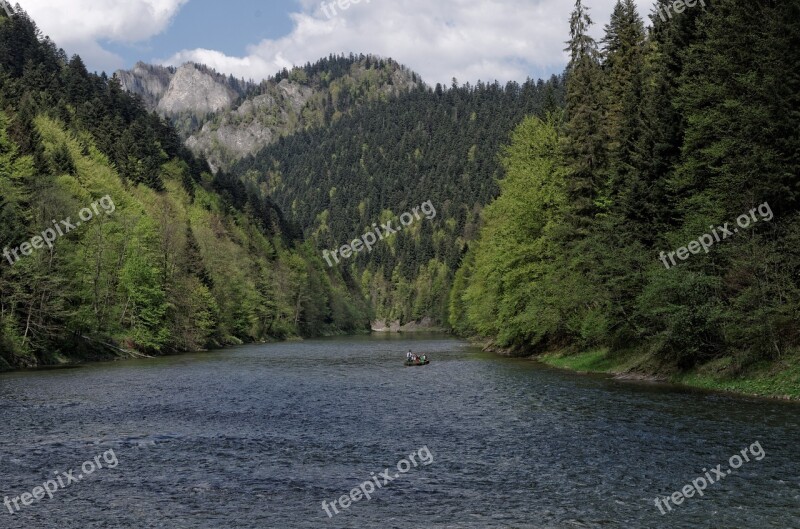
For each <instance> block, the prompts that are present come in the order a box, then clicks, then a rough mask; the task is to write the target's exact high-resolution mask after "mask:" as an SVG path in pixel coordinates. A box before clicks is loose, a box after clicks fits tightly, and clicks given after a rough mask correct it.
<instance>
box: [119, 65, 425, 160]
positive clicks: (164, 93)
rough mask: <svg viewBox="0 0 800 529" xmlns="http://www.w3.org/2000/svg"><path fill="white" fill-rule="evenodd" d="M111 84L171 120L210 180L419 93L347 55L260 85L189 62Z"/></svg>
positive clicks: (400, 78)
mask: <svg viewBox="0 0 800 529" xmlns="http://www.w3.org/2000/svg"><path fill="white" fill-rule="evenodd" d="M115 76H116V77H117V78H118V79H119V80H120V83H121V85H122V88H123V89H124V90H126V91H127V92H129V93H131V94H134V95H137V96H139V97H140V98H141V100H142V102H143V104H144V105H145V107H146V108H147V109H148V110H150V111H152V112H156V113H158V114H159V115H161V116H162V117H166V118H168V119H169V120H170V121H171V122H172V123H173V124H174V125H175V126H176V128H177V129H178V131H179V132H180V135H181V138H182V139H183V140H184V142H185V143H186V145H187V146H188V147H189V148H190V149H191V150H192V152H193V153H194V154H196V155H199V156H203V157H205V158H206V159H207V161H208V163H209V166H210V168H211V169H212V171H213V172H216V171H218V170H219V169H227V168H229V167H230V166H231V164H232V163H234V162H236V161H238V160H240V159H241V158H243V157H245V156H247V155H254V154H256V153H257V152H258V151H260V150H261V149H263V148H265V147H267V146H269V145H271V144H273V143H274V142H275V141H277V139H278V138H280V137H282V136H286V135H289V134H293V133H296V132H300V131H302V130H307V129H311V128H314V127H320V126H325V125H328V124H330V123H332V122H335V121H337V120H338V119H340V118H341V117H342V116H343V115H346V114H349V113H351V112H352V111H353V110H354V109H355V108H358V107H360V106H361V105H363V104H366V103H369V102H373V101H376V100H388V99H390V98H392V97H396V96H398V95H400V94H402V93H403V92H406V91H409V90H411V89H413V88H415V87H418V86H421V85H423V83H422V82H421V80H420V79H419V76H418V75H417V74H416V73H414V72H412V71H410V70H409V69H408V68H406V67H404V66H402V65H400V64H399V63H397V62H396V61H394V60H392V59H382V58H378V57H374V56H371V55H359V56H355V55H352V54H351V55H350V56H348V57H345V56H334V55H331V56H329V57H327V58H323V59H320V60H319V61H317V62H316V63H314V64H311V63H308V64H306V65H305V66H302V67H295V68H293V69H292V70H287V69H284V70H282V71H281V72H278V73H277V74H276V75H275V76H272V77H270V78H268V79H265V80H263V81H261V82H259V83H256V82H253V81H245V80H244V79H235V78H234V77H233V76H225V75H223V74H220V73H218V72H216V71H214V70H213V69H211V68H209V67H207V66H205V65H201V64H197V63H192V62H189V63H185V64H183V65H181V66H180V67H173V66H158V65H149V64H146V63H143V62H138V63H137V64H136V65H135V66H134V68H132V69H130V70H118V71H117V72H115Z"/></svg>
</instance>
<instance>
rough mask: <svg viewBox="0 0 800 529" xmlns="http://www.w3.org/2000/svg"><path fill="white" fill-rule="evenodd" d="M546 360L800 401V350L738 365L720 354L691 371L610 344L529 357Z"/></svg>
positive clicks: (625, 376) (579, 369) (588, 370)
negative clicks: (615, 351)
mask: <svg viewBox="0 0 800 529" xmlns="http://www.w3.org/2000/svg"><path fill="white" fill-rule="evenodd" d="M529 358H531V359H533V360H535V361H537V362H540V363H542V364H544V365H547V366H550V367H554V368H558V369H564V370H568V371H571V372H573V373H576V374H579V375H585V374H606V375H610V376H612V377H613V378H614V379H617V380H639V381H649V382H656V383H665V384H674V385H678V386H683V387H687V388H695V389H703V390H709V391H714V392H722V393H727V394H733V395H740V396H750V397H762V398H770V399H778V400H788V401H794V402H800V354H798V353H797V352H795V353H794V354H791V355H786V356H785V357H783V358H781V359H779V360H775V361H769V362H761V363H757V364H754V365H751V366H749V367H746V368H742V367H739V366H737V365H736V361H735V359H734V358H732V357H724V358H718V359H716V360H712V361H710V362H707V363H705V364H701V365H698V366H697V367H695V368H694V369H691V370H689V371H677V370H675V369H674V368H672V367H669V366H659V365H658V364H657V363H655V362H654V360H653V358H652V357H651V356H650V355H648V354H647V353H642V352H635V351H628V352H623V353H619V354H613V355H612V354H609V351H608V349H605V348H601V349H590V350H587V351H582V352H578V353H573V352H569V351H565V350H560V351H551V352H546V353H542V354H540V355H534V356H531V357H529Z"/></svg>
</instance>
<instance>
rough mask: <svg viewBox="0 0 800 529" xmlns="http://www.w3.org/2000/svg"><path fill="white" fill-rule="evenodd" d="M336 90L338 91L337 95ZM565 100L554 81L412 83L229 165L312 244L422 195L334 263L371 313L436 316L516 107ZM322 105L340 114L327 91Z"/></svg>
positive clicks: (539, 107)
mask: <svg viewBox="0 0 800 529" xmlns="http://www.w3.org/2000/svg"><path fill="white" fill-rule="evenodd" d="M340 97H341V98H342V99H344V100H347V99H348V97H347V96H346V95H345V94H344V93H341V94H340ZM563 104H564V80H563V78H562V77H560V76H554V77H552V78H551V79H550V80H549V81H538V82H537V81H530V80H529V81H528V82H526V83H523V84H522V85H520V84H518V83H513V82H510V83H508V84H506V85H505V86H501V85H500V84H499V83H497V82H495V83H492V84H485V83H478V84H477V85H476V86H470V85H469V84H468V83H467V84H465V85H458V84H457V81H456V80H453V84H452V86H450V87H448V88H445V87H442V86H441V85H436V86H435V87H427V86H421V87H417V88H414V89H412V90H410V91H409V92H407V93H403V94H401V95H400V96H399V97H397V98H395V99H391V100H389V101H386V102H383V101H378V102H372V103H370V104H367V105H362V106H361V107H359V108H357V109H355V110H351V111H350V113H349V114H346V115H342V116H341V117H340V118H338V119H333V120H332V122H331V124H330V126H328V127H322V128H314V129H311V130H308V131H304V132H301V133H298V134H294V135H290V136H287V137H284V138H281V139H280V140H279V141H278V142H276V143H275V144H274V145H272V146H270V147H267V148H266V149H264V150H262V151H261V152H259V153H258V154H257V155H255V156H251V157H247V158H245V159H243V160H242V161H240V162H239V163H238V164H236V165H235V166H234V167H233V168H232V169H231V173H232V174H234V175H236V176H237V177H238V178H239V179H241V180H243V181H246V182H249V183H253V184H254V185H258V186H259V188H260V189H262V190H264V193H265V194H266V195H267V196H269V197H270V198H272V199H273V200H274V201H275V203H276V204H277V205H278V206H279V207H280V208H281V209H282V210H283V211H284V212H285V214H286V216H287V217H288V218H289V219H291V221H292V222H293V223H295V224H296V225H298V226H299V227H300V228H301V229H302V230H303V233H304V235H305V237H307V238H308V239H309V240H313V241H314V243H315V244H316V245H317V247H318V248H320V249H322V248H334V247H336V248H338V247H339V245H341V244H342V243H345V242H349V241H351V240H352V239H353V238H354V237H356V236H358V235H360V234H362V233H363V232H364V231H365V229H367V228H369V226H371V225H372V224H373V223H378V222H386V221H388V220H391V219H396V218H397V216H398V215H400V214H401V213H403V212H405V211H407V210H408V209H409V208H410V207H412V206H415V205H417V204H420V203H422V202H425V201H431V202H432V203H433V205H434V206H435V208H436V209H437V211H438V212H439V213H438V215H437V217H436V218H435V219H434V220H433V221H432V222H427V221H426V222H424V223H419V224H417V225H415V226H413V227H412V228H413V229H411V230H408V231H404V232H401V233H398V234H397V235H395V236H393V237H392V238H391V239H390V240H388V241H387V243H386V244H380V245H377V246H375V248H374V249H373V251H372V252H370V253H366V252H365V253H361V254H359V255H358V256H357V258H356V259H353V260H351V261H350V262H349V263H348V264H347V265H346V266H340V267H337V268H336V270H334V271H333V273H334V274H341V275H342V277H343V278H345V279H346V280H347V281H348V282H349V281H353V282H354V283H355V284H357V285H359V286H360V287H361V291H362V294H363V295H364V296H365V297H366V298H367V299H369V300H370V303H371V306H372V307H373V309H374V311H375V314H376V317H378V318H380V319H383V320H391V321H396V320H399V321H400V322H401V323H407V322H409V321H415V320H419V319H422V318H424V317H430V318H432V319H433V320H434V321H436V322H438V323H440V324H443V325H446V324H447V321H448V311H449V309H448V296H449V292H450V288H451V286H452V279H453V277H454V275H455V272H456V270H457V269H458V267H459V264H460V262H461V259H462V256H463V255H464V253H465V252H466V250H467V245H468V242H469V241H472V240H474V239H475V237H476V236H477V232H478V229H479V226H480V222H481V219H480V213H481V210H482V208H483V207H484V206H485V205H486V204H487V203H488V202H489V201H490V200H492V199H493V198H495V197H496V196H497V194H498V192H499V187H498V184H497V181H498V179H500V178H501V177H502V174H503V167H502V164H501V163H500V158H499V157H498V152H499V150H500V148H501V147H502V145H503V144H504V143H505V142H507V141H508V138H509V135H510V133H511V131H512V130H513V129H514V127H515V126H517V125H518V124H519V123H520V122H521V121H522V120H523V118H524V117H525V116H526V115H537V116H540V117H544V116H545V115H546V114H547V113H548V112H553V111H555V110H557V109H559V108H561V107H563ZM328 105H329V107H327V108H326V109H324V113H325V115H339V114H341V113H340V112H339V107H340V105H341V103H340V102H338V101H337V100H333V99H331V100H330V101H329V102H328Z"/></svg>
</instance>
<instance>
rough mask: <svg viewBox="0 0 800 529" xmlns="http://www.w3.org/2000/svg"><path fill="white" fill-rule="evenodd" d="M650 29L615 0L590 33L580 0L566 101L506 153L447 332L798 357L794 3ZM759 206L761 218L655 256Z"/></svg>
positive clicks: (669, 358) (679, 360)
mask: <svg viewBox="0 0 800 529" xmlns="http://www.w3.org/2000/svg"><path fill="white" fill-rule="evenodd" d="M667 4H669V2H664V1H662V2H659V4H658V6H657V7H658V8H664V9H665V8H667ZM651 23H652V27H651V28H649V29H646V28H645V26H644V24H643V21H642V19H641V18H640V17H639V16H638V15H637V13H636V9H635V4H634V2H633V1H632V0H622V1H620V2H618V3H617V4H616V7H615V9H614V12H613V16H612V18H611V20H610V21H609V23H608V24H607V25H606V26H605V31H604V33H605V34H604V37H603V38H602V39H601V40H600V41H599V42H596V41H595V40H594V39H592V38H591V36H590V35H589V32H590V27H591V24H592V20H591V16H590V13H589V11H588V9H587V7H586V6H585V5H584V2H583V1H582V0H578V1H577V2H576V4H575V10H574V12H573V14H572V18H571V21H570V38H569V42H568V48H567V49H568V51H569V53H570V62H569V65H568V67H567V72H566V77H567V83H566V106H565V108H564V109H563V110H559V111H556V112H552V113H549V114H548V116H547V117H546V118H544V119H542V118H539V117H528V118H526V120H525V121H524V122H523V123H522V124H521V125H519V126H518V127H517V129H516V130H515V131H514V133H513V138H512V140H511V142H510V144H509V145H508V146H507V147H506V148H505V149H504V150H503V155H502V156H503V166H504V167H505V175H504V178H503V179H502V180H501V181H500V187H501V193H500V196H499V197H498V198H497V199H496V200H494V201H493V202H492V203H491V204H490V205H489V206H488V207H487V208H486V209H485V210H484V211H483V217H482V218H483V225H482V228H481V231H480V234H479V236H478V238H477V240H476V241H475V242H474V243H473V244H470V245H469V250H468V252H467V255H466V256H465V257H464V260H463V262H462V264H461V267H460V269H459V271H458V273H457V275H456V278H455V280H454V287H453V290H452V292H451V298H450V322H451V324H452V326H453V327H454V328H455V329H456V330H458V331H459V332H460V333H463V334H477V335H480V336H489V337H493V338H494V339H495V341H496V344H498V345H500V346H502V347H507V348H510V349H512V350H515V351H518V352H520V353H525V354H530V353H536V352H543V351H553V350H567V351H570V350H571V351H585V350H591V349H600V350H605V351H607V354H608V355H609V356H611V357H613V356H614V355H621V356H625V355H626V354H629V353H631V352H632V351H636V352H638V353H639V354H644V355H645V358H644V360H642V362H643V363H644V364H646V365H650V366H651V368H653V369H663V368H672V369H677V370H687V369H691V368H693V367H696V366H698V365H700V364H705V363H709V362H717V364H716V365H717V367H718V368H720V369H728V370H730V371H731V372H737V371H741V370H743V369H746V368H747V367H748V366H751V365H754V364H757V363H759V362H770V361H775V360H779V359H785V358H789V357H793V356H796V353H797V345H798V340H799V338H800V337H799V336H798V327H797V322H798V319H799V318H798V316H800V314H798V309H800V291H799V290H798V287H800V253H798V249H797V248H798V245H797V242H798V237H799V236H800V215H799V211H798V206H800V204H799V203H798V198H799V197H800V195H798V192H799V191H800V185H798V184H799V183H800V180H799V179H798V170H799V169H800V166H799V165H798V164H800V127H799V126H798V125H800V113H799V112H800V60H799V59H798V56H797V53H796V50H797V49H798V48H797V46H798V36H800V27H798V25H800V2H797V1H794V0H793V1H788V2H773V1H765V0H757V1H743V0H719V1H716V2H713V3H710V4H709V5H708V6H707V7H706V8H702V7H699V6H698V7H695V8H693V9H687V10H686V11H685V12H683V13H681V14H680V16H672V17H671V18H667V17H660V16H657V15H653V16H651ZM793 50H794V51H793ZM764 204H767V207H768V208H770V209H771V211H772V212H774V219H772V220H771V222H765V221H762V222H758V223H754V224H753V225H752V226H750V228H749V229H747V230H742V229H739V233H738V234H736V235H735V236H734V237H729V238H726V239H725V240H721V241H720V242H719V243H716V244H715V245H714V246H713V248H710V250H709V252H708V253H705V252H703V253H700V254H699V255H692V256H691V258H690V259H687V260H685V261H678V262H677V266H670V267H669V268H666V267H665V266H664V264H663V263H662V261H661V260H660V258H659V255H660V254H661V253H662V252H667V253H668V252H674V251H675V250H676V249H679V248H681V247H684V246H685V245H686V243H687V242H688V241H692V240H696V239H698V238H700V237H702V236H703V235H704V234H707V233H711V231H710V229H711V228H713V227H716V226H728V224H730V226H731V229H733V227H734V226H736V219H738V218H739V217H740V216H741V215H742V214H745V217H747V215H748V212H751V211H754V210H755V209H754V208H756V209H757V208H759V207H761V208H762V210H763V205H764ZM765 215H766V212H765ZM770 216H771V215H770ZM756 217H757V218H758V215H756ZM765 218H766V216H765ZM737 229H738V228H737ZM678 255H680V253H679V254H678Z"/></svg>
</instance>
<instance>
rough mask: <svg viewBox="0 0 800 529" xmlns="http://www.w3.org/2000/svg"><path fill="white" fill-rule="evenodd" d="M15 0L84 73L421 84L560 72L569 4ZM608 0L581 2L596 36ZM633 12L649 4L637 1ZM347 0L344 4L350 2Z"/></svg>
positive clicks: (534, 0) (527, 0) (516, 0)
mask: <svg viewBox="0 0 800 529" xmlns="http://www.w3.org/2000/svg"><path fill="white" fill-rule="evenodd" d="M322 1H323V0H268V1H263V0H262V1H256V0H229V1H212V0H61V1H60V2H58V3H53V1H52V0H20V4H21V5H22V7H23V8H24V9H25V10H27V11H28V13H30V14H31V16H32V17H33V18H34V20H36V22H37V24H38V25H39V27H40V28H41V30H42V32H43V33H44V34H46V35H50V36H51V37H52V38H53V40H54V41H55V42H56V43H57V44H58V45H59V46H61V47H63V48H64V49H65V50H66V51H67V53H68V54H73V53H78V54H80V55H81V56H82V57H83V59H84V61H85V62H86V64H87V66H88V67H89V69H90V70H95V71H100V70H104V71H106V72H109V73H110V72H113V71H115V70H117V69H119V68H130V67H131V66H133V65H134V64H135V63H136V61H139V60H143V61H145V62H150V63H158V64H168V65H175V66H178V65H180V64H183V63H184V62H187V61H194V62H199V63H203V64H206V65H208V66H210V67H212V68H215V69H216V70H218V71H220V72H222V73H226V74H233V75H235V76H236V77H244V78H246V79H254V80H259V79H262V78H264V77H266V76H269V75H272V74H274V73H275V72H277V71H278V70H280V69H281V68H284V67H291V66H293V65H302V64H304V63H305V62H314V61H316V60H317V59H319V58H321V57H324V56H327V55H328V54H330V53H350V52H353V53H372V54H376V55H380V56H383V57H392V58H394V59H396V60H398V61H399V62H401V63H403V64H405V65H406V66H408V67H410V68H411V69H412V70H414V71H416V72H418V73H420V74H421V75H422V77H423V79H424V80H425V81H426V82H428V83H429V84H434V83H436V82H442V83H446V84H449V83H450V81H451V79H452V78H454V77H455V78H457V79H458V81H459V82H461V83H463V82H467V81H469V82H472V83H474V82H476V81H478V80H483V81H494V80H498V81H500V82H502V83H505V82H506V81H510V80H516V81H524V80H525V79H526V78H527V77H529V76H530V77H533V78H538V77H548V76H549V75H551V74H553V73H560V72H561V71H562V70H563V68H564V66H565V64H566V59H567V58H566V55H565V53H564V51H563V50H564V41H565V40H566V38H567V35H568V32H569V26H568V20H569V14H570V12H571V10H572V7H573V1H572V0H358V1H356V0H324V1H325V3H326V4H328V3H330V2H331V1H334V2H343V3H342V4H340V5H344V6H346V7H345V8H341V7H339V8H336V9H332V8H330V7H329V6H328V7H326V8H325V9H323V8H322ZM615 1H616V0H585V4H587V5H588V6H589V7H590V8H591V13H592V15H593V18H594V19H595V28H594V33H595V36H596V37H598V38H599V37H600V36H601V33H602V28H603V26H604V25H605V24H606V23H607V22H608V17H609V15H610V13H611V9H612V7H613V5H614V3H615ZM636 1H637V4H638V5H639V7H640V12H641V14H642V15H646V14H647V13H648V12H649V10H650V7H649V6H650V5H651V4H652V1H653V0H636ZM348 4H349V5H348Z"/></svg>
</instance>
